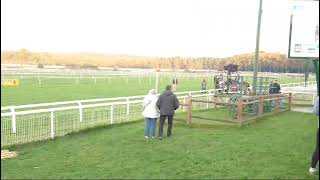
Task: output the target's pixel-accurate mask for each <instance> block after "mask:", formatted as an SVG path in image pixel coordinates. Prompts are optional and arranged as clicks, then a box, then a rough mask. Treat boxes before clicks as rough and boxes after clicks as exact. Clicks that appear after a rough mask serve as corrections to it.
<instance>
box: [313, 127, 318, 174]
mask: <svg viewBox="0 0 320 180" xmlns="http://www.w3.org/2000/svg"><path fill="white" fill-rule="evenodd" d="M318 161H319V128H318V132H317V147H316V149H315V150H314V152H313V154H312V159H311V167H312V168H316V166H317V163H318Z"/></svg>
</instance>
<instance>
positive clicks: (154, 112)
mask: <svg viewBox="0 0 320 180" xmlns="http://www.w3.org/2000/svg"><path fill="white" fill-rule="evenodd" d="M157 100H158V96H157V95H153V94H148V95H147V96H146V97H145V98H144V100H143V108H144V110H143V112H142V114H143V116H144V117H146V118H158V117H159V112H158V109H157V105H156V103H157Z"/></svg>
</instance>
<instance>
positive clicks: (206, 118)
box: [192, 116, 236, 124]
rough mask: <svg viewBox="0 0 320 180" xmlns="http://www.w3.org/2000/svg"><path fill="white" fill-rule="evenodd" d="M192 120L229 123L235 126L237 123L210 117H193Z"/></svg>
mask: <svg viewBox="0 0 320 180" xmlns="http://www.w3.org/2000/svg"><path fill="white" fill-rule="evenodd" d="M192 118H197V119H203V120H208V121H219V122H227V123H233V124H234V123H236V121H232V120H227V119H218V118H209V117H203V116H192Z"/></svg>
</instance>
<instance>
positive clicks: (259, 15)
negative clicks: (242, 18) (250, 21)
mask: <svg viewBox="0 0 320 180" xmlns="http://www.w3.org/2000/svg"><path fill="white" fill-rule="evenodd" d="M261 15H262V0H260V4H259V12H258V27H257V37H256V58H255V63H254V69H253V82H252V91H253V93H254V94H256V91H257V74H258V69H259V40H260V26H261Z"/></svg>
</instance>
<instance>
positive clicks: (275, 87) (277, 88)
mask: <svg viewBox="0 0 320 180" xmlns="http://www.w3.org/2000/svg"><path fill="white" fill-rule="evenodd" d="M272 89H273V90H272V92H273V94H280V93H281V87H280V84H278V80H275V82H274V83H273V87H272ZM275 103H276V102H275V100H274V101H273V104H274V105H275ZM280 108H283V99H280Z"/></svg>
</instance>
